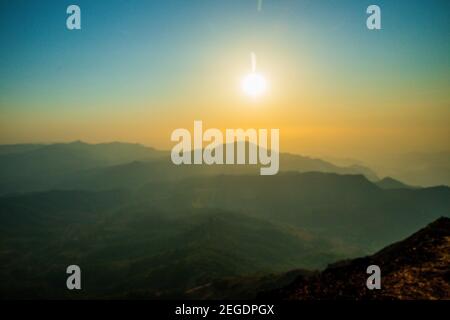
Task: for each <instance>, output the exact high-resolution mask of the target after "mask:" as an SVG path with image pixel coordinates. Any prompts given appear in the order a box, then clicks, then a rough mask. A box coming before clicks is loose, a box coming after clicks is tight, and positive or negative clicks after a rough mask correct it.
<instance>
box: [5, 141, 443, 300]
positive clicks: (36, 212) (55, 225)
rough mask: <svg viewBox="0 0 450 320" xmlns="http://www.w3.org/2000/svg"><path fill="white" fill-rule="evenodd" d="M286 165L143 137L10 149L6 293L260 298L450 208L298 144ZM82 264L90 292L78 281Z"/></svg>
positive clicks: (432, 191)
mask: <svg viewBox="0 0 450 320" xmlns="http://www.w3.org/2000/svg"><path fill="white" fill-rule="evenodd" d="M281 163H282V164H283V163H285V164H286V165H285V166H284V167H283V165H282V168H284V169H285V170H283V171H282V172H280V173H279V174H278V175H275V176H260V175H259V167H257V166H250V165H248V166H207V165H198V166H175V165H173V164H172V163H171V162H170V155H169V154H168V152H164V151H158V150H155V149H152V148H147V147H144V146H141V145H130V144H121V143H111V144H100V145H88V144H85V143H82V142H74V143H69V144H53V145H17V146H1V147H0V177H1V180H0V181H1V182H0V185H1V190H2V192H1V193H2V195H1V196H0V280H1V281H0V296H1V297H2V298H8V299H12V298H18V299H24V298H30V299H34V298H39V299H52V298H57V299H72V298H83V299H89V298H94V299H105V298H117V299H172V298H186V297H188V298H194V299H199V298H200V299H202V298H214V297H222V298H250V297H252V296H254V294H256V293H257V292H259V291H267V290H271V289H274V288H278V287H281V286H284V285H287V284H288V283H289V282H291V281H292V280H293V279H294V278H295V277H298V276H299V275H301V276H309V275H311V274H316V273H317V272H318V271H317V270H322V269H323V268H325V267H326V266H327V265H329V264H330V263H333V262H335V261H339V260H342V259H350V258H356V257H359V256H366V255H369V254H372V253H374V252H376V251H377V250H380V249H381V248H383V247H384V246H386V245H388V244H390V243H392V242H395V241H398V240H399V239H402V238H404V237H406V236H408V235H410V234H411V233H413V232H415V231H417V230H418V229H419V228H421V227H422V226H423V225H425V224H427V223H428V222H429V221H433V220H435V219H437V218H438V217H440V216H448V213H449V212H450V188H448V187H445V186H437V187H429V188H420V187H411V186H408V185H406V184H403V183H402V182H400V181H397V180H394V179H391V178H387V179H384V180H378V179H377V178H376V177H375V176H374V174H373V173H372V172H371V171H370V169H364V168H363V169H362V170H361V167H356V168H355V167H339V166H334V165H332V164H331V163H328V162H326V161H322V160H318V159H311V158H307V157H302V156H295V155H289V154H282V155H281ZM71 264H76V265H79V266H80V268H81V269H82V274H83V290H82V291H80V292H72V291H68V290H67V289H66V287H65V279H66V277H67V275H66V273H65V270H66V267H67V266H68V265H71ZM308 270H312V271H308ZM239 284H242V285H241V286H239ZM219 292H221V293H219Z"/></svg>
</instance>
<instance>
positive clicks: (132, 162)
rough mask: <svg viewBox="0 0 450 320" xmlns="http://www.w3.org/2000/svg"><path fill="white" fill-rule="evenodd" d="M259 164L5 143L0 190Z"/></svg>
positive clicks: (135, 180) (99, 184) (314, 167)
mask: <svg viewBox="0 0 450 320" xmlns="http://www.w3.org/2000/svg"><path fill="white" fill-rule="evenodd" d="M258 168H259V166H255V165H244V166H227V165H214V166H207V165H201V166H198V165H196V166H193V165H192V166H175V165H173V164H172V162H171V160H170V152H168V151H160V150H156V149H153V148H150V147H146V146H143V145H139V144H128V143H118V142H114V143H104V144H87V143H83V142H80V141H76V142H72V143H57V144H50V145H4V146H0V194H7V193H13V192H30V191H43V190H48V189H79V188H81V189H91V190H105V189H111V188H130V187H133V186H134V187H136V186H140V185H142V184H144V183H146V182H147V181H149V180H160V181H161V180H173V179H175V180H177V179H180V178H183V177H187V176H194V175H216V174H257V173H258V174H259V171H258ZM280 168H281V170H284V171H289V170H293V171H300V172H307V171H320V172H335V173H341V174H364V175H366V176H367V177H368V178H369V179H372V180H376V179H377V176H376V174H375V173H374V172H372V171H371V170H370V169H368V168H365V167H362V166H348V167H340V166H335V165H333V164H331V163H329V162H326V161H323V160H320V159H313V158H309V157H304V156H299V155H292V154H284V153H282V154H281V155H280ZM127 177H128V178H129V179H127Z"/></svg>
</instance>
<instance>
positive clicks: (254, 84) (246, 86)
mask: <svg viewBox="0 0 450 320" xmlns="http://www.w3.org/2000/svg"><path fill="white" fill-rule="evenodd" d="M241 87H242V91H244V93H245V94H246V95H248V96H250V97H252V98H258V97H260V96H262V95H264V94H265V93H266V91H267V80H266V78H265V77H264V76H263V75H261V74H259V73H256V72H252V73H250V74H248V75H246V76H245V77H244V78H243V79H242V83H241Z"/></svg>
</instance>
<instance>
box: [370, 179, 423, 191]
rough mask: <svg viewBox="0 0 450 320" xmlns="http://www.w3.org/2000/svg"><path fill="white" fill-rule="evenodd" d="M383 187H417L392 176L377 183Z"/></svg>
mask: <svg viewBox="0 0 450 320" xmlns="http://www.w3.org/2000/svg"><path fill="white" fill-rule="evenodd" d="M375 184H376V185H377V186H379V187H380V188H381V189H415V188H417V187H412V186H408V185H407V184H404V183H403V182H400V181H398V180H395V179H393V178H391V177H385V178H383V179H381V180H380V181H377V182H376V183H375Z"/></svg>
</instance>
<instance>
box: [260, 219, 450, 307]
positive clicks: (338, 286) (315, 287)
mask: <svg viewBox="0 0 450 320" xmlns="http://www.w3.org/2000/svg"><path fill="white" fill-rule="evenodd" d="M370 265H377V266H379V267H380V269H381V289H380V290H376V289H375V290H369V289H368V288H367V286H366V280H367V278H368V276H369V275H368V274H367V273H366V270H367V267H368V266H370ZM449 277H450V219H449V218H440V219H438V220H436V221H435V222H433V223H431V224H430V225H428V226H427V227H426V228H424V229H422V230H420V231H419V232H417V233H415V234H413V235H412V236H410V237H409V238H407V239H405V240H403V241H400V242H397V243H394V244H393V245H390V246H388V247H386V248H385V249H383V250H381V251H379V252H378V253H376V254H374V255H372V256H368V257H364V258H358V259H354V260H348V261H342V262H339V263H335V264H333V265H330V266H329V267H328V268H327V269H325V270H324V271H322V272H321V273H319V274H316V275H313V276H306V277H305V276H300V277H298V278H297V279H296V280H295V281H294V282H293V283H292V284H290V285H288V286H286V287H285V288H283V289H280V290H276V291H272V292H270V293H265V294H262V295H261V297H264V298H276V299H301V300H313V299H314V300H317V299H327V300H328V299H352V300H353V299H355V300H359V299H419V300H422V299H427V300H428V299H446V300H448V299H450V278H449Z"/></svg>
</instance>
